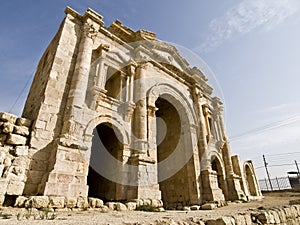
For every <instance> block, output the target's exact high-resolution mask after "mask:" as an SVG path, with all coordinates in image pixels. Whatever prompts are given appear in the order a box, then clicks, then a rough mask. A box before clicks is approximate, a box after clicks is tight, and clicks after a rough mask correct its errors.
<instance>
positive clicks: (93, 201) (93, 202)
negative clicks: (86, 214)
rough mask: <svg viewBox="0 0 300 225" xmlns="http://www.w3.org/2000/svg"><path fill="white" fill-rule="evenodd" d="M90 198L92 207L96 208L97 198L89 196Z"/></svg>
mask: <svg viewBox="0 0 300 225" xmlns="http://www.w3.org/2000/svg"><path fill="white" fill-rule="evenodd" d="M88 200H89V206H90V207H91V208H96V204H97V201H96V198H88Z"/></svg>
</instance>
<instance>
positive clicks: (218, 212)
mask: <svg viewBox="0 0 300 225" xmlns="http://www.w3.org/2000/svg"><path fill="white" fill-rule="evenodd" d="M264 196H265V197H264V199H263V200H262V201H251V202H247V203H229V204H228V206H225V207H222V208H218V209H215V210H209V211H206V210H198V211H189V212H185V211H166V212H138V211H126V212H115V211H114V212H107V213H103V212H99V211H89V210H88V211H69V212H54V215H55V216H56V218H55V219H54V220H46V219H42V220H41V218H34V217H33V216H30V218H29V219H26V218H25V216H26V215H28V212H27V211H25V210H24V209H16V208H2V209H1V213H2V217H1V219H0V224H80V225H83V224H105V225H108V224H123V225H124V224H125V225H126V224H167V223H166V222H170V223H171V222H172V221H176V222H177V221H181V222H186V223H185V224H197V221H199V220H202V219H203V220H206V219H216V218H219V217H221V216H233V215H237V214H239V213H246V212H248V213H249V211H253V210H255V209H257V208H258V207H264V208H272V207H276V206H283V205H288V204H289V201H290V200H295V199H300V193H299V192H276V193H264ZM6 214H11V215H12V216H11V217H10V218H9V219H4V218H3V215H6ZM18 214H19V220H18ZM33 214H36V215H38V214H39V213H38V212H33ZM52 214H53V213H52V212H50V213H49V216H51V215H52ZM0 215H1V214H0ZM4 217H5V216H4ZM159 221H160V222H161V223H159ZM162 221H165V223H163V222H162ZM193 222H194V223H193ZM181 224H184V223H181Z"/></svg>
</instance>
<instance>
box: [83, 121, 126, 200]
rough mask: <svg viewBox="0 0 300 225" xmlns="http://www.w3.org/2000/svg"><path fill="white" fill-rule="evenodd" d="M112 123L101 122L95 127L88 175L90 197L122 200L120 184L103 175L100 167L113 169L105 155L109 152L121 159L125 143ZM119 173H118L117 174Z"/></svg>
mask: <svg viewBox="0 0 300 225" xmlns="http://www.w3.org/2000/svg"><path fill="white" fill-rule="evenodd" d="M114 130H115V129H113V127H112V125H111V124H109V123H101V124H99V125H98V126H97V127H96V128H95V129H94V132H93V134H94V137H93V142H92V148H91V157H90V166H89V173H88V177H87V183H88V186H89V193H88V196H89V197H96V198H100V199H102V200H104V201H114V200H122V199H120V198H122V197H121V196H122V193H121V189H120V186H121V185H120V184H118V183H116V182H113V181H111V180H110V179H108V178H106V177H103V176H102V175H101V170H102V169H99V168H105V169H107V170H110V169H111V166H112V165H110V164H111V162H110V161H109V160H107V159H106V157H103V152H105V151H106V152H108V153H109V154H111V156H113V157H114V158H115V159H116V160H119V161H121V159H122V150H123V145H122V143H121V142H120V140H119V138H118V137H117V135H116V133H115V131H114ZM116 175H117V174H116Z"/></svg>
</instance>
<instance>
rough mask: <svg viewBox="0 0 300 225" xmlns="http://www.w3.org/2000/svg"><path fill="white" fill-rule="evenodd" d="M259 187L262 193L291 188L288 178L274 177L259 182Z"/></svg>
mask: <svg viewBox="0 0 300 225" xmlns="http://www.w3.org/2000/svg"><path fill="white" fill-rule="evenodd" d="M270 182H271V184H270ZM259 185H260V188H261V190H262V191H272V190H273V191H275V190H285V189H291V188H292V187H291V184H290V181H289V178H288V177H276V178H273V179H270V181H269V180H268V179H263V180H259ZM271 185H272V187H271Z"/></svg>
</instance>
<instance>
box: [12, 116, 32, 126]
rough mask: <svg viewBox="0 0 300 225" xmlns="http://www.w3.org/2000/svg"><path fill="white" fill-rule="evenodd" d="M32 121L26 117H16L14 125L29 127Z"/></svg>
mask: <svg viewBox="0 0 300 225" xmlns="http://www.w3.org/2000/svg"><path fill="white" fill-rule="evenodd" d="M31 124H32V121H31V120H29V119H26V118H17V121H16V125H18V126H25V127H31Z"/></svg>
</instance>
